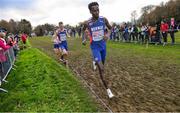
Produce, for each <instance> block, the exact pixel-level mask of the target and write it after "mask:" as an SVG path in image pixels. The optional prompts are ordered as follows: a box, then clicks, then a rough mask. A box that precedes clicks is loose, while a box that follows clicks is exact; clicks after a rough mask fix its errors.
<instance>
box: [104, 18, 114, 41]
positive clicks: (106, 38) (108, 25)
mask: <svg viewBox="0 0 180 113" xmlns="http://www.w3.org/2000/svg"><path fill="white" fill-rule="evenodd" d="M104 20H105V24H106V26H107V28H108V32H107V33H106V34H105V37H104V40H108V37H109V36H110V30H111V29H112V26H111V25H110V24H109V21H108V20H107V18H105V17H104Z"/></svg>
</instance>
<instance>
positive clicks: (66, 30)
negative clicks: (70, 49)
mask: <svg viewBox="0 0 180 113" xmlns="http://www.w3.org/2000/svg"><path fill="white" fill-rule="evenodd" d="M66 35H67V37H68V38H70V35H69V33H68V32H67V30H66Z"/></svg>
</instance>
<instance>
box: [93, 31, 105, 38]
mask: <svg viewBox="0 0 180 113" xmlns="http://www.w3.org/2000/svg"><path fill="white" fill-rule="evenodd" d="M92 38H93V41H100V40H102V39H103V38H104V30H99V31H93V32H92Z"/></svg>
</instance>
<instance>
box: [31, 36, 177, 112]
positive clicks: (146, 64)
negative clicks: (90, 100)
mask: <svg viewBox="0 0 180 113" xmlns="http://www.w3.org/2000/svg"><path fill="white" fill-rule="evenodd" d="M31 43H32V46H33V47H37V48H39V49H41V50H42V51H44V52H45V53H47V54H48V55H50V56H52V57H54V58H56V56H54V53H53V51H52V44H51V43H50V42H48V41H47V40H42V39H38V41H35V39H32V40H31ZM69 48H70V55H69V56H70V57H69V67H70V69H71V70H73V71H74V72H77V73H78V74H80V75H81V76H82V77H83V79H84V80H86V81H87V83H88V85H90V86H91V87H92V89H93V90H94V91H95V92H96V93H97V95H98V96H99V97H100V98H101V99H102V100H103V101H104V102H105V103H106V104H107V105H108V106H109V107H110V108H111V109H112V111H114V112H140V111H141V112H142V111H148V112H151V111H156V112H174V111H180V82H179V81H180V69H179V67H180V66H179V65H178V64H175V63H170V62H167V61H166V60H161V59H155V58H150V57H149V58H144V57H142V56H139V55H132V56H130V55H129V54H126V53H121V51H120V52H119V50H118V49H117V50H116V49H114V50H113V51H111V48H110V49H108V57H107V62H106V66H105V78H106V80H107V81H108V84H109V86H110V87H111V89H112V92H113V93H114V94H115V98H113V99H108V97H107V94H106V90H105V89H104V87H103V85H102V83H101V81H100V77H99V75H98V71H93V70H92V59H91V54H90V49H89V47H88V46H86V47H83V46H82V45H81V44H80V40H74V39H71V40H69ZM122 49H123V48H122ZM116 53H117V54H116ZM56 59H57V58H56Z"/></svg>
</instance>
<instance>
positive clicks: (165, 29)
mask: <svg viewBox="0 0 180 113" xmlns="http://www.w3.org/2000/svg"><path fill="white" fill-rule="evenodd" d="M168 29H169V27H168V24H167V23H165V22H164V21H162V22H161V33H162V36H163V40H164V43H163V46H165V45H166V44H167V32H168Z"/></svg>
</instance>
